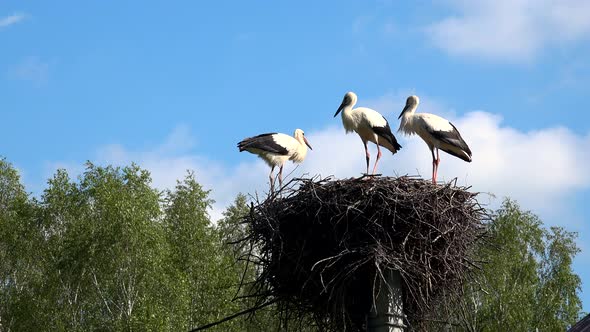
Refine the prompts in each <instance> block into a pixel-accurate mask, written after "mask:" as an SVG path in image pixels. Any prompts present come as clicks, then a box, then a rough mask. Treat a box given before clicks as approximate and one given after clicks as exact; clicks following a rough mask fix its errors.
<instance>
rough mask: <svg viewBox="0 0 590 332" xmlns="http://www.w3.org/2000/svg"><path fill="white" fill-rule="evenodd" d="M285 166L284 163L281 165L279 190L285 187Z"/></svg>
mask: <svg viewBox="0 0 590 332" xmlns="http://www.w3.org/2000/svg"><path fill="white" fill-rule="evenodd" d="M283 166H284V165H281V168H280V169H279V190H280V189H281V188H283Z"/></svg>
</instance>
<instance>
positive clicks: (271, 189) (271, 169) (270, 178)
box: [268, 165, 275, 192]
mask: <svg viewBox="0 0 590 332" xmlns="http://www.w3.org/2000/svg"><path fill="white" fill-rule="evenodd" d="M274 170H275V167H274V165H273V166H272V167H271V168H270V174H269V175H268V178H269V180H270V191H271V192H273V191H274V182H275V181H274V178H273V176H272V172H273V171H274Z"/></svg>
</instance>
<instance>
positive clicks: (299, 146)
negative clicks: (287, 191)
mask: <svg viewBox="0 0 590 332" xmlns="http://www.w3.org/2000/svg"><path fill="white" fill-rule="evenodd" d="M293 136H294V137H291V136H289V135H286V134H282V133H267V134H261V135H258V136H254V137H248V138H245V139H243V140H242V141H241V142H240V143H238V149H239V150H240V152H242V151H248V152H250V153H253V154H256V155H258V156H259V157H260V158H262V160H264V161H265V162H266V163H267V164H268V166H270V167H271V169H270V174H269V176H268V177H269V179H270V188H271V191H272V190H273V188H274V177H273V176H272V173H273V171H274V169H275V167H277V166H279V167H280V169H279V187H282V186H283V166H284V165H285V162H286V161H287V160H292V161H293V162H294V163H301V162H303V160H305V156H306V155H307V147H309V148H310V149H311V150H313V149H312V148H311V145H310V144H309V142H308V141H307V139H306V138H305V133H304V132H303V130H301V129H296V130H295V133H294V134H293Z"/></svg>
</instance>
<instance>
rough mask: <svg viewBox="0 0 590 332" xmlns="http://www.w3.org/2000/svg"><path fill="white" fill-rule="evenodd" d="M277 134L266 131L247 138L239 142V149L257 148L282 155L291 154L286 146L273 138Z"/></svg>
mask: <svg viewBox="0 0 590 332" xmlns="http://www.w3.org/2000/svg"><path fill="white" fill-rule="evenodd" d="M276 134H277V133H266V134H260V135H257V136H254V137H248V138H245V139H243V140H242V141H241V142H240V143H238V149H240V152H241V151H244V150H247V149H257V150H262V151H266V152H270V153H276V154H280V155H287V154H289V151H288V150H287V149H286V148H285V147H284V146H282V145H279V144H277V142H275V140H274V139H273V135H276Z"/></svg>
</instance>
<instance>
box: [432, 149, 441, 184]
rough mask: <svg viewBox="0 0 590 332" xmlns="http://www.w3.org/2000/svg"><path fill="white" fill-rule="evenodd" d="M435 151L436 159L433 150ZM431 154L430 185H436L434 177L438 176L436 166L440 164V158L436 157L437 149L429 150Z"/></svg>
mask: <svg viewBox="0 0 590 332" xmlns="http://www.w3.org/2000/svg"><path fill="white" fill-rule="evenodd" d="M435 149H436V157H434V150H435ZM430 152H431V153H432V183H434V184H436V176H437V174H438V164H440V156H439V155H438V149H437V148H434V149H432V150H430Z"/></svg>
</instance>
